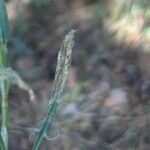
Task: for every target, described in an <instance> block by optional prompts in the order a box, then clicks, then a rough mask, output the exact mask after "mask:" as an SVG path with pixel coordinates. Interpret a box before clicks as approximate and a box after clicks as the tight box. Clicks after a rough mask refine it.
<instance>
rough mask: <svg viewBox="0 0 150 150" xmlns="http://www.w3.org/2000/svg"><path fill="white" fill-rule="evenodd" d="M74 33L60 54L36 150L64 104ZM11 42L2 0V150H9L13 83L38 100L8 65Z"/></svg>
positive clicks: (0, 140) (0, 73)
mask: <svg viewBox="0 0 150 150" xmlns="http://www.w3.org/2000/svg"><path fill="white" fill-rule="evenodd" d="M74 33H75V31H74V30H72V31H71V32H69V34H67V35H66V37H65V39H64V41H63V43H62V46H61V49H60V51H59V53H58V59H57V67H56V73H55V79H54V88H53V93H52V96H51V98H50V100H49V106H48V110H49V111H48V114H47V116H46V119H45V122H44V124H43V125H42V127H41V129H40V131H39V134H38V136H37V139H36V141H35V144H34V146H33V150H38V149H39V148H40V145H41V143H42V141H43V139H44V138H45V137H46V135H47V132H48V130H49V127H50V124H51V120H52V118H53V117H54V116H55V114H56V112H57V110H58V107H59V105H60V103H61V101H62V98H63V94H64V89H65V85H66V81H67V77H68V72H69V67H70V65H71V54H72V48H73V45H74ZM8 40H9V23H8V17H7V13H6V7H5V3H4V1H3V0H0V84H1V93H2V125H1V134H0V148H1V150H8V111H9V105H8V90H9V83H11V82H12V83H14V84H17V85H18V86H19V87H20V88H22V89H24V90H26V91H27V92H28V93H29V95H30V98H31V100H33V99H34V94H33V91H32V89H31V88H29V86H28V85H27V84H26V83H25V82H24V81H23V80H22V79H21V78H20V77H19V75H18V74H17V73H16V72H15V71H13V70H12V69H10V68H8V63H7V42H8Z"/></svg>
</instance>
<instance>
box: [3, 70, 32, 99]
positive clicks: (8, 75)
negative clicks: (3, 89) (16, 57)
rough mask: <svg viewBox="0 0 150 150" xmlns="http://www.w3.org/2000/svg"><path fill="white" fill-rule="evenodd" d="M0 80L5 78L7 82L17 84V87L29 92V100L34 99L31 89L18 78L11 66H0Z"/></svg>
mask: <svg viewBox="0 0 150 150" xmlns="http://www.w3.org/2000/svg"><path fill="white" fill-rule="evenodd" d="M0 80H7V81H9V83H13V84H16V85H18V86H19V88H21V89H23V90H25V91H27V92H28V93H29V95H30V99H31V100H34V93H33V90H32V89H31V88H30V87H29V86H28V85H27V84H26V83H25V82H24V81H23V80H22V79H21V78H20V76H19V75H18V73H17V72H15V71H14V70H12V69H11V68H0Z"/></svg>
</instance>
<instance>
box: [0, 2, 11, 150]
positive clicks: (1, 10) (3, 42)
mask: <svg viewBox="0 0 150 150" xmlns="http://www.w3.org/2000/svg"><path fill="white" fill-rule="evenodd" d="M8 40H9V24H8V17H7V13H6V7H5V3H4V1H3V0H0V67H2V68H5V67H7V65H8V64H7V42H8ZM0 85H1V93H2V125H1V140H0V141H1V142H0V143H1V148H4V149H8V88H9V84H8V81H7V80H5V79H4V80H1V81H0ZM2 150H3V149H2Z"/></svg>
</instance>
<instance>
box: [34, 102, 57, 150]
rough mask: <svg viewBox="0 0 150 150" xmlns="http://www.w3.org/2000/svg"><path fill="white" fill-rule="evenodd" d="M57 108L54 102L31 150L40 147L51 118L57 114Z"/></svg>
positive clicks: (37, 149) (36, 149)
mask: <svg viewBox="0 0 150 150" xmlns="http://www.w3.org/2000/svg"><path fill="white" fill-rule="evenodd" d="M58 106H59V103H57V102H56V101H54V102H53V103H52V104H51V107H50V109H49V113H48V115H47V118H46V121H45V122H44V124H43V126H42V128H41V129H40V132H39V134H38V137H37V139H36V142H35V144H34V146H33V149H32V150H39V148H40V145H41V143H42V141H43V139H44V138H45V136H46V134H47V132H48V129H49V128H50V123H51V120H52V119H53V117H54V116H55V114H56V112H57V109H58Z"/></svg>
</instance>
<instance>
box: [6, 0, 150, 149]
mask: <svg viewBox="0 0 150 150" xmlns="http://www.w3.org/2000/svg"><path fill="white" fill-rule="evenodd" d="M6 2H7V10H8V15H9V20H10V26H11V32H12V37H11V41H10V43H9V63H10V65H11V67H12V68H13V69H14V70H16V71H17V72H18V73H19V74H20V75H21V76H22V78H23V79H24V80H25V81H26V82H27V83H28V84H29V85H30V86H31V87H32V88H33V90H34V92H35V95H36V100H35V101H34V102H31V101H30V100H29V97H28V94H27V93H25V92H24V91H22V90H20V89H18V88H17V87H15V86H11V89H10V94H9V97H10V101H9V103H10V130H9V132H10V139H9V141H10V142H9V144H10V150H30V149H31V148H32V145H33V142H34V140H35V138H36V135H37V132H38V128H39V127H40V126H41V124H42V122H43V120H44V116H45V114H46V112H47V105H48V98H49V97H50V93H51V89H52V86H53V78H54V74H55V67H56V59H57V52H58V50H59V49H60V45H61V42H62V40H63V38H64V36H65V35H66V33H68V32H69V31H70V30H71V29H76V30H77V33H76V38H75V47H74V50H73V60H72V67H71V70H70V75H69V80H68V84H67V88H66V94H65V98H64V101H63V103H62V105H61V107H60V110H59V113H58V114H57V116H56V118H55V120H54V121H53V124H52V126H51V129H50V131H49V135H47V136H46V137H45V141H44V143H43V145H42V148H41V150H149V149H150V1H149V0H7V1H6Z"/></svg>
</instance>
